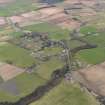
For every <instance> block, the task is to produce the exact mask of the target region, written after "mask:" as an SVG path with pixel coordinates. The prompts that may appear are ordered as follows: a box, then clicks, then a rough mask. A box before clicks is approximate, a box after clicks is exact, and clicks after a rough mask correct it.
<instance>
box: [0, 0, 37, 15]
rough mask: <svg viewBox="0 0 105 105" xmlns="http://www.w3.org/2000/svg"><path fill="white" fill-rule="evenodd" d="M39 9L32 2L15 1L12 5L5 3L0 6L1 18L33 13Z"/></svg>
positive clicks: (24, 0) (25, 0)
mask: <svg viewBox="0 0 105 105" xmlns="http://www.w3.org/2000/svg"><path fill="white" fill-rule="evenodd" d="M36 8H37V5H36V4H35V3H34V2H32V0H30V1H29V0H13V1H11V2H10V3H9V2H7V3H6V2H5V3H3V4H0V16H11V15H17V14H20V13H24V12H27V11H32V10H35V9H36Z"/></svg>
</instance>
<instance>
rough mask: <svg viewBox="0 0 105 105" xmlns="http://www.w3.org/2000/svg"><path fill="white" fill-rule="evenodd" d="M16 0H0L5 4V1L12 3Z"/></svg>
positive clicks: (0, 2)
mask: <svg viewBox="0 0 105 105" xmlns="http://www.w3.org/2000/svg"><path fill="white" fill-rule="evenodd" d="M13 1H14V0H0V4H5V3H10V2H13Z"/></svg>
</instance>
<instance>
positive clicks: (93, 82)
mask: <svg viewBox="0 0 105 105" xmlns="http://www.w3.org/2000/svg"><path fill="white" fill-rule="evenodd" d="M73 78H74V79H75V80H76V81H78V82H80V83H81V84H83V85H84V86H86V87H87V88H88V89H90V90H92V91H93V92H95V93H97V94H99V95H102V96H105V62H104V63H101V64H97V65H95V66H91V67H88V68H85V69H82V70H79V71H76V72H73Z"/></svg>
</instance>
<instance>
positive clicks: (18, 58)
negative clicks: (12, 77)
mask: <svg viewBox="0 0 105 105" xmlns="http://www.w3.org/2000/svg"><path fill="white" fill-rule="evenodd" d="M0 61H2V62H11V63H13V64H14V65H16V66H19V67H29V66H32V65H33V64H35V59H33V58H32V57H31V56H30V54H29V52H28V51H27V50H25V49H23V48H20V47H18V46H15V45H12V44H8V43H6V44H5V43H4V44H1V45H0Z"/></svg>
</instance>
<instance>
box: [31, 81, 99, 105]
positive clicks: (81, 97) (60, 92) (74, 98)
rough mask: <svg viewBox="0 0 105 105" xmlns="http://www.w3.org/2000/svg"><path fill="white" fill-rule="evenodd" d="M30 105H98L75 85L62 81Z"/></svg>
mask: <svg viewBox="0 0 105 105" xmlns="http://www.w3.org/2000/svg"><path fill="white" fill-rule="evenodd" d="M30 105H99V104H98V103H96V100H95V99H94V98H93V97H92V96H91V95H90V94H89V93H87V92H82V91H81V89H80V87H79V86H78V85H76V84H70V83H69V84H68V83H66V82H65V81H63V82H62V83H61V84H60V85H58V86H57V87H55V88H54V89H52V90H51V91H50V92H49V93H47V94H46V95H45V96H44V97H43V98H41V99H39V100H38V101H36V102H34V103H32V104H30Z"/></svg>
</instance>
